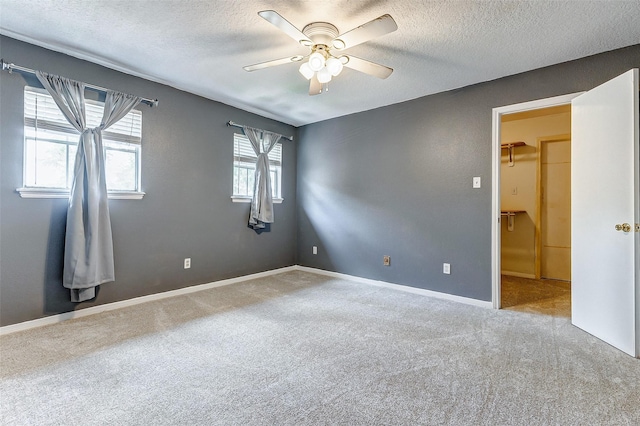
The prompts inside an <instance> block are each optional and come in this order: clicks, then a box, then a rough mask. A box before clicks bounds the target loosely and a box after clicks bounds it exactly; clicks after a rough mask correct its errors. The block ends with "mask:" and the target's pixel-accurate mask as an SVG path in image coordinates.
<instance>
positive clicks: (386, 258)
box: [382, 256, 391, 266]
mask: <svg viewBox="0 0 640 426" xmlns="http://www.w3.org/2000/svg"><path fill="white" fill-rule="evenodd" d="M382 264H383V265H384V266H389V265H391V256H384V257H383V258H382Z"/></svg>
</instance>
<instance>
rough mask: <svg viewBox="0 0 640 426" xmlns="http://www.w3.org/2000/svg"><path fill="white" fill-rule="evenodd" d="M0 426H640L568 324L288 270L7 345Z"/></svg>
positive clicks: (601, 349) (624, 369) (616, 365)
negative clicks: (336, 425) (554, 425)
mask: <svg viewBox="0 0 640 426" xmlns="http://www.w3.org/2000/svg"><path fill="white" fill-rule="evenodd" d="M0 351H1V352H0V355H1V362H0V366H1V368H0V379H1V380H0V403H1V405H0V410H1V411H0V412H1V416H0V423H2V424H3V425H107V424H108V425H335V424H344V425H347V424H348V425H419V424H420V425H441V424H442V425H552V424H559V425H607V424H610V425H637V424H640V361H639V360H636V359H634V358H632V357H629V356H628V355H625V354H623V353H622V352H620V351H618V350H616V349H614V348H612V347H610V346H608V345H607V344H605V343H602V342H601V341H599V340H597V339H595V338H593V337H592V336H590V335H588V334H586V333H584V332H582V331H581V330H579V329H577V328H575V327H573V326H571V324H570V322H569V320H568V319H567V318H564V317H555V316H545V315H536V314H529V313H523V312H513V311H508V310H500V311H496V310H491V309H483V308H477V307H472V306H468V305H463V304H458V303H454V302H448V301H443V300H438V299H431V298H428V297H424V296H419V295H415V294H411V293H405V292H400V291H395V290H391V289H386V288H379V287H373V286H369V285H365V284H360V283H354V282H350V281H345V280H340V279H334V278H328V277H324V276H320V275H316V274H310V273H306V272H301V271H296V272H287V273H283V274H279V275H275V276H272V277H268V278H261V279H257V280H252V281H246V282H243V283H240V284H235V285H232V286H228V287H220V288H216V289H211V290H206V291H202V292H198V293H192V294H189V295H185V296H180V297H175V298H172V299H166V300H162V301H157V302H150V303H146V304H144V305H138V306H135V307H131V308H125V309H121V310H117V311H111V312H107V313H103V314H99V315H95V316H91V317H86V318H80V319H76V320H72V321H67V322H65V323H61V324H57V325H53V326H47V327H42V328H38V329H34V330H30V331H26V332H20V333H14V334H10V335H7V336H3V337H1V338H0Z"/></svg>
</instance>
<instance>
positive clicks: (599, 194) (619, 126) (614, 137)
mask: <svg viewBox="0 0 640 426" xmlns="http://www.w3.org/2000/svg"><path fill="white" fill-rule="evenodd" d="M639 90H640V87H639V85H638V69H633V70H630V71H628V72H626V73H625V74H623V75H621V76H619V77H616V78H614V79H613V80H610V81H608V82H606V83H604V84H602V85H601V86H598V87H596V88H595V89H593V90H591V91H589V92H587V93H585V94H583V95H580V96H578V97H576V98H575V99H574V100H573V101H572V102H571V119H572V124H571V132H572V140H573V144H572V155H571V163H572V169H571V182H572V191H571V198H572V200H571V222H572V232H571V246H572V256H571V266H572V271H573V277H572V278H573V280H572V286H571V320H572V322H573V324H574V325H575V326H577V327H580V328H581V329H583V330H585V331H586V332H588V333H590V334H592V335H594V336H596V337H598V338H600V339H602V340H604V341H605V342H607V343H609V344H610V345H612V346H614V347H616V348H618V349H620V350H622V351H624V352H626V353H628V354H629V355H632V356H634V357H637V356H640V352H639V348H638V346H639V336H638V333H639V332H640V314H639V312H638V309H639V308H640V306H639V305H640V296H639V290H640V277H639V275H640V266H639V265H640V260H639V259H638V256H639V255H640V244H639V242H640V238H639V237H640V233H639V232H635V229H634V228H635V225H636V224H637V223H639V222H640V195H639V194H638V191H640V178H639V162H640V159H639V158H640V146H639V145H640V144H639V142H638V133H639V131H638V91H639ZM623 224H629V226H630V227H631V229H630V230H627V231H624V230H622V229H621V227H618V229H620V230H617V229H616V225H623ZM624 229H627V228H626V226H625V227H624Z"/></svg>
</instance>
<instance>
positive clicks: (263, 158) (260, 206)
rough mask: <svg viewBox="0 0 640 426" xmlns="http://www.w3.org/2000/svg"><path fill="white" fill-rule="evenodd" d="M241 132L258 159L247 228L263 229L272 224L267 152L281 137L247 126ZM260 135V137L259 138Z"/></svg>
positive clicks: (271, 200)
mask: <svg viewBox="0 0 640 426" xmlns="http://www.w3.org/2000/svg"><path fill="white" fill-rule="evenodd" d="M242 131H243V132H244V134H245V135H246V136H247V138H248V139H249V142H251V146H252V147H253V151H254V152H255V153H256V155H257V157H258V159H257V161H256V171H255V179H254V183H253V198H252V199H251V213H250V215H249V227H251V228H253V229H264V227H265V223H273V199H272V196H271V173H270V172H269V152H270V151H271V149H273V147H274V146H276V144H277V143H278V141H279V140H280V138H281V137H282V135H279V134H277V133H272V132H268V131H266V130H259V129H253V128H251V127H247V126H242ZM261 134H262V137H260V135H261Z"/></svg>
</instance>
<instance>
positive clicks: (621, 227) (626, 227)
mask: <svg viewBox="0 0 640 426" xmlns="http://www.w3.org/2000/svg"><path fill="white" fill-rule="evenodd" d="M616 231H622V232H629V231H631V225H629V224H628V223H623V224H622V225H616Z"/></svg>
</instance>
